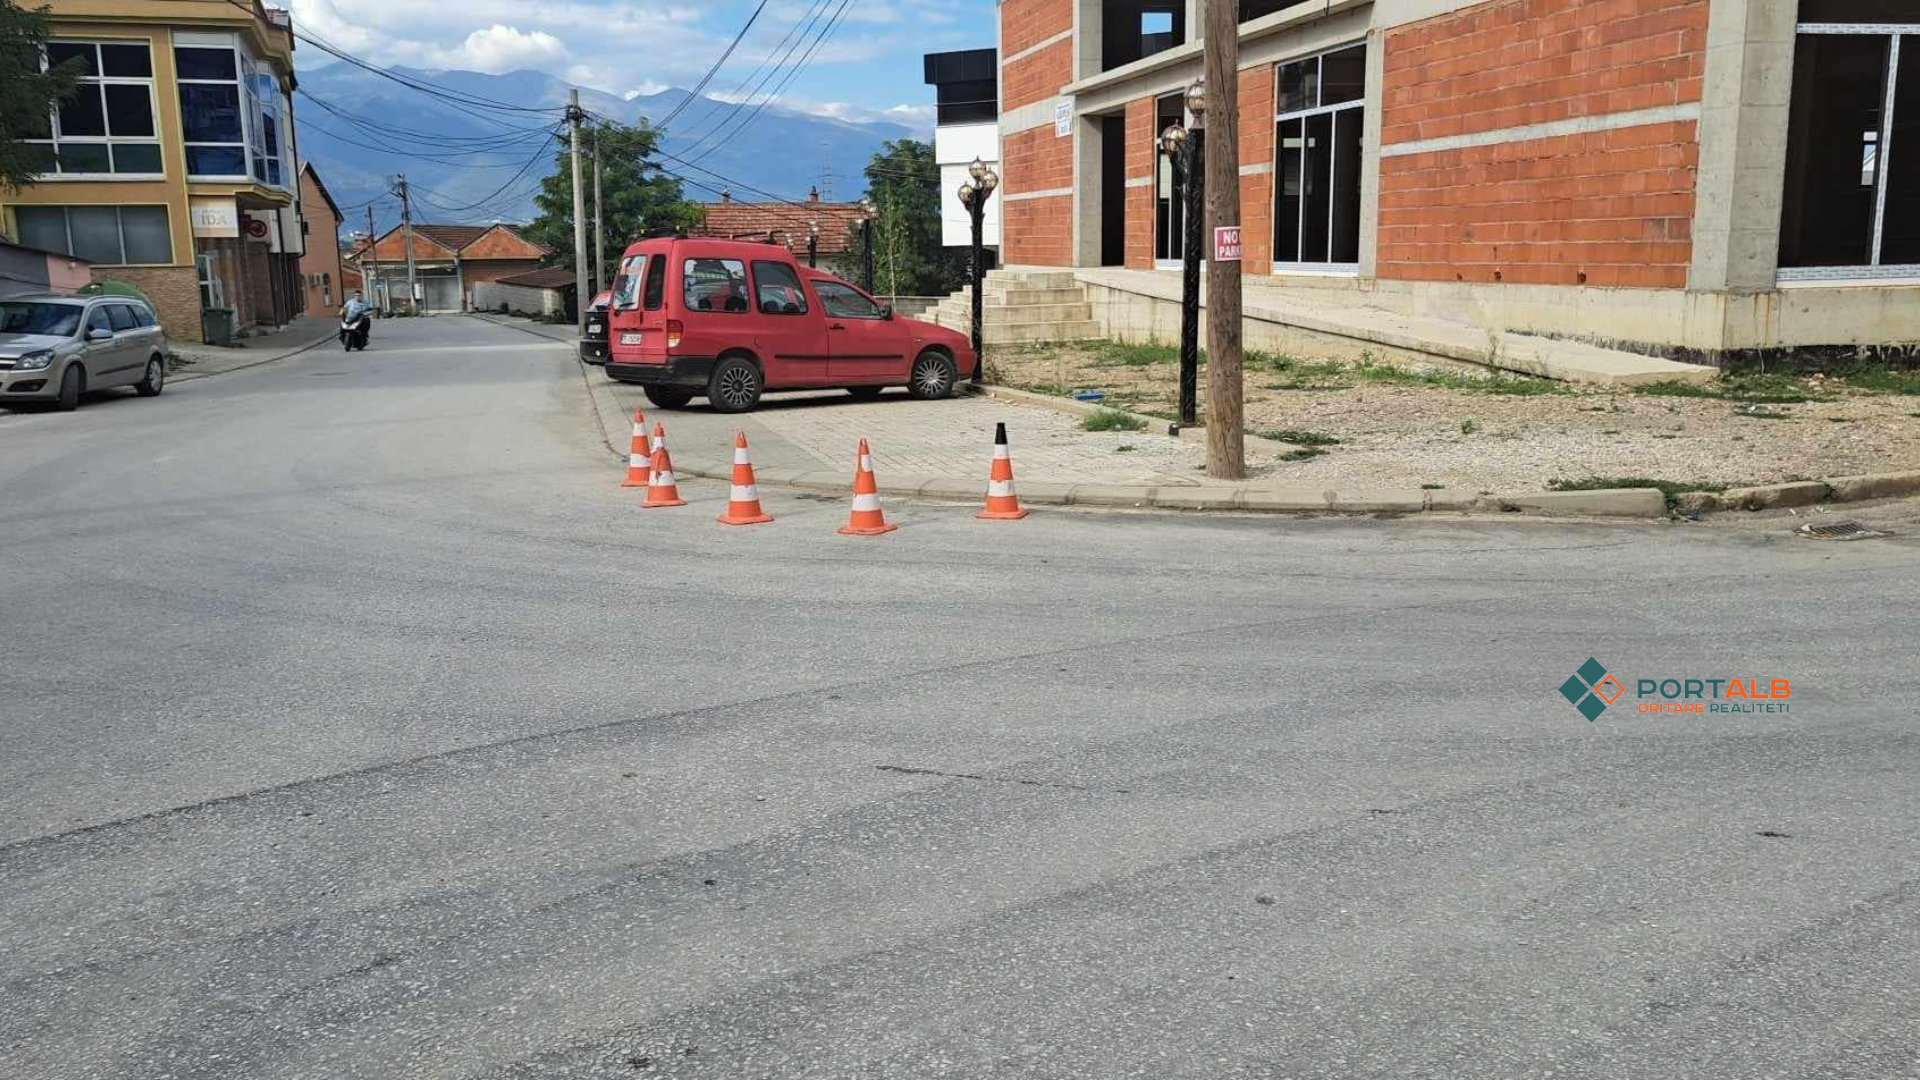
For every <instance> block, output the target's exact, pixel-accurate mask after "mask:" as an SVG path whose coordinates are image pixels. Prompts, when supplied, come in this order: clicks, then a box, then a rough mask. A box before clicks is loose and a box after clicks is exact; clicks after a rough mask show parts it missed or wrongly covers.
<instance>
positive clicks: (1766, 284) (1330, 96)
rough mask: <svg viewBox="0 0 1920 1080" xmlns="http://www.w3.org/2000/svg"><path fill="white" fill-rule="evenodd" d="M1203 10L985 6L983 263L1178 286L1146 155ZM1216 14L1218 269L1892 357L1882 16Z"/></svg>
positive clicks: (1901, 79) (1799, 5)
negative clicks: (1223, 102)
mask: <svg viewBox="0 0 1920 1080" xmlns="http://www.w3.org/2000/svg"><path fill="white" fill-rule="evenodd" d="M1217 2H1222V0H1002V3H1001V4H1000V7H999V11H1000V42H999V55H1000V57H1001V62H1000V102H1001V105H1000V135H1001V140H1002V144H1003V160H1004V163H1005V164H1004V167H1003V170H1002V172H1003V187H1002V192H1003V198H1004V200H1005V204H1004V211H1003V213H1004V222H1005V230H1004V238H1003V246H1002V255H1003V259H1004V261H1005V262H1006V263H1008V264H1010V265H1026V266H1075V267H1099V266H1111V267H1126V268H1132V269H1137V270H1152V269H1155V268H1163V269H1164V268H1169V267H1175V266H1177V265H1178V263H1179V259H1180V256H1181V250H1180V244H1181V213H1182V209H1183V207H1182V187H1181V179H1180V177H1179V176H1178V174H1177V171H1176V170H1175V169H1174V168H1173V166H1172V164H1171V163H1170V162H1169V161H1168V159H1167V158H1166V157H1165V156H1164V155H1161V154H1159V153H1158V152H1157V149H1156V146H1155V140H1156V137H1157V136H1158V134H1159V132H1161V131H1162V130H1164V129H1165V128H1166V127H1167V126H1168V125H1169V124H1171V123H1176V122H1177V123H1185V124H1191V123H1192V121H1193V118H1192V117H1191V116H1189V115H1187V113H1186V111H1185V109H1184V105H1183V102H1184V97H1183V91H1184V89H1185V88H1186V87H1187V86H1188V84H1189V83H1191V82H1192V81H1193V80H1195V79H1196V78H1197V77H1199V75H1200V73H1201V54H1200V45H1199V40H1198V39H1199V36H1200V35H1199V32H1198V31H1199V26H1200V20H1201V14H1202V9H1203V5H1204V4H1206V3H1217ZM1238 14H1239V19H1240V39H1241V40H1240V71H1239V78H1238V85H1236V86H1234V87H1233V88H1231V92H1232V93H1233V94H1234V95H1235V97H1236V99H1237V101H1238V104H1239V123H1240V131H1239V146H1238V151H1239V159H1240V201H1241V222H1242V245H1243V259H1244V262H1243V267H1244V269H1245V270H1246V271H1247V272H1248V273H1250V274H1255V275H1267V276H1269V277H1270V278H1271V279H1272V282H1273V283H1278V284H1290V283H1296V284H1301V285H1308V284H1311V285H1313V286H1316V287H1320V288H1327V287H1332V288H1351V289H1355V290H1362V291H1366V292H1369V293H1371V294H1373V296H1372V299H1373V300H1374V301H1375V302H1377V303H1380V304H1383V305H1386V306H1389V307H1395V308H1398V309H1403V310H1409V311H1422V312H1426V311H1431V312H1444V313H1447V314H1450V315H1452V316H1454V317H1458V318H1465V319H1471V320H1473V321H1477V322H1482V323H1484V324H1486V325H1489V326H1499V327H1501V328H1503V329H1513V330H1532V331H1535V332H1545V333H1558V334H1568V335H1574V336H1582V337H1588V338H1594V339H1606V340H1609V341H1614V342H1618V343H1622V344H1627V345H1634V346H1640V347H1644V348H1648V349H1649V350H1651V351H1661V352H1674V353H1680V354H1692V353H1699V354H1702V355H1704V356H1707V357H1709V358H1714V357H1718V356H1721V355H1723V354H1726V353H1734V352H1744V351H1751V350H1776V349H1784V348H1795V347H1802V346H1823V345H1845V344H1860V343H1874V344H1883V343H1888V342H1913V341H1916V340H1920V36H1915V35H1920V6H1916V5H1915V4H1914V3H1912V2H1911V0H1480V2H1471V0H1370V2H1369V0H1310V2H1299V3H1293V2H1287V0H1239V4H1238ZM1903 41H1904V42H1905V45H1906V52H1905V53H1904V54H1903V53H1902V51H1901V43H1902V42H1903ZM1209 96H1210V98H1211V99H1212V100H1215V101H1218V100H1220V92H1219V90H1218V88H1209Z"/></svg>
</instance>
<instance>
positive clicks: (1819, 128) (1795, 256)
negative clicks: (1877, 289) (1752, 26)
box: [1780, 0, 1920, 281]
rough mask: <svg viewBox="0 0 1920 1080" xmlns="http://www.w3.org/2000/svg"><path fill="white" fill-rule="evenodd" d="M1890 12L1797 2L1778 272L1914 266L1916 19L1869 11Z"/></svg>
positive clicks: (1919, 257)
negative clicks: (1904, 19)
mask: <svg viewBox="0 0 1920 1080" xmlns="http://www.w3.org/2000/svg"><path fill="white" fill-rule="evenodd" d="M1889 15H1891V11H1890V10H1885V9H1883V6H1882V5H1877V4H1875V3H1872V2H1870V0H1805V2H1803V3H1802V4H1801V5H1800V18H1801V23H1800V26H1799V34H1798V35H1797V38H1796V40H1795V42H1794V48H1793V93H1792V98H1791V105H1790V106H1789V119H1788V128H1787V175H1786V188H1785V191H1784V195H1783V198H1782V200H1781V208H1780V279H1781V280H1782V281H1793V280H1808V279H1819V278H1871V277H1888V276H1892V277H1911V276H1916V275H1917V274H1920V21H1915V22H1912V23H1911V24H1900V23H1886V22H1880V21H1877V17H1880V16H1889ZM1815 19H1820V20H1827V19H1831V20H1833V21H1812V20H1815ZM1866 20H1875V21H1866Z"/></svg>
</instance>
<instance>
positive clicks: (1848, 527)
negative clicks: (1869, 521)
mask: <svg viewBox="0 0 1920 1080" xmlns="http://www.w3.org/2000/svg"><path fill="white" fill-rule="evenodd" d="M1794 531H1795V532H1797V533H1799V534H1800V535H1801V536H1804V537H1806V538H1807V539H1809V540H1871V539H1873V538H1874V537H1876V536H1885V535H1887V534H1886V533H1883V532H1876V531H1874V530H1873V529H1869V528H1865V527H1863V526H1862V525H1861V524H1860V523H1859V522H1857V521H1836V522H1834V523H1833V524H1831V525H1813V524H1807V525H1802V526H1800V527H1799V528H1798V529H1796V530H1794Z"/></svg>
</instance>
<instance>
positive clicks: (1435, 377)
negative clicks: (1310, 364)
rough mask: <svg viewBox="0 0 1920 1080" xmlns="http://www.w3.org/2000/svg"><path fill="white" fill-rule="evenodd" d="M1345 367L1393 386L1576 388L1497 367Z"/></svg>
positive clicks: (1530, 393) (1492, 390)
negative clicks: (1486, 371) (1485, 371)
mask: <svg viewBox="0 0 1920 1080" xmlns="http://www.w3.org/2000/svg"><path fill="white" fill-rule="evenodd" d="M1344 370H1345V371H1346V372H1348V373H1350V374H1352V375H1353V376H1354V377H1356V378H1360V379H1365V380H1367V381H1368V382H1378V383H1388V384H1391V385H1394V386H1435V387H1439V388H1441V389H1443V390H1466V391H1469V392H1472V393H1478V394H1511V395H1514V396H1516V397H1538V396H1540V395H1543V394H1571V393H1574V392H1575V391H1574V389H1573V387H1571V386H1568V385H1567V384H1565V383H1559V382H1554V381H1553V380H1552V379H1536V378H1534V377H1533V376H1531V375H1509V374H1507V373H1505V372H1498V371H1496V372H1494V373H1492V374H1490V375H1484V376H1481V375H1463V374H1461V373H1460V372H1457V371H1414V370H1413V369H1411V368H1403V367H1400V366H1398V365H1397V364H1388V363H1384V362H1381V361H1378V360H1362V361H1360V363H1358V364H1356V365H1354V366H1353V367H1351V368H1346V369H1344Z"/></svg>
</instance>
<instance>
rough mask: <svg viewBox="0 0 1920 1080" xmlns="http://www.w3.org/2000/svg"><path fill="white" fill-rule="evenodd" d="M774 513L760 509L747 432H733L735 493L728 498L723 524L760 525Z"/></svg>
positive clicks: (770, 519) (770, 518)
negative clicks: (749, 459) (748, 457)
mask: <svg viewBox="0 0 1920 1080" xmlns="http://www.w3.org/2000/svg"><path fill="white" fill-rule="evenodd" d="M772 520H773V515H772V514H769V513H767V512H766V511H764V510H761V509H760V492H759V491H757V490H755V488H754V486H753V463H752V462H750V461H748V460H747V433H746V432H744V431H736V432H734V434H733V494H732V495H731V496H730V497H729V498H728V499H727V512H726V513H724V514H721V515H720V524H722V525H758V524H760V523H762V522H766V521H772Z"/></svg>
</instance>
